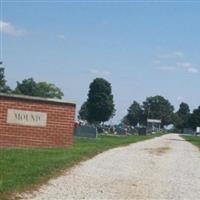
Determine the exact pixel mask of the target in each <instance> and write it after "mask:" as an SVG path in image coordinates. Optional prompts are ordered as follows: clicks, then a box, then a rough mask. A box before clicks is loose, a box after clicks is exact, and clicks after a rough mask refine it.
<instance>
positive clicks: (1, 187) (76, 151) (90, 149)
mask: <svg viewBox="0 0 200 200" xmlns="http://www.w3.org/2000/svg"><path fill="white" fill-rule="evenodd" d="M160 135H161V134H159V133H158V134H155V135H150V136H128V137H123V136H122V137H117V136H99V137H98V138H97V139H96V140H94V139H75V140H74V144H73V145H72V146H71V147H69V148H48V149H20V148H17V149H0V199H9V198H10V195H12V194H13V193H15V192H21V191H24V190H25V189H31V188H32V187H35V186H37V185H39V184H41V183H45V182H46V181H47V180H48V179H49V178H51V177H53V176H56V175H58V173H60V172H61V171H62V170H63V169H67V168H70V167H72V166H73V165H75V164H77V163H78V162H80V161H82V160H85V159H88V158H91V157H93V156H94V155H96V154H98V153H100V152H103V151H105V150H107V149H110V148H114V147H117V146H121V145H127V144H130V143H134V142H138V141H142V140H146V139H150V138H153V137H156V136H160ZM133 153H134V152H133Z"/></svg>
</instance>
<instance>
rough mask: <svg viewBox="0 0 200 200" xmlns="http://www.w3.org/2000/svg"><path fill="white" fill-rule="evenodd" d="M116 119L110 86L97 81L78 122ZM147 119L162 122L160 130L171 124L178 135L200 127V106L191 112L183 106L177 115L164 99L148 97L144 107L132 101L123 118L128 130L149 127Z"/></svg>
mask: <svg viewBox="0 0 200 200" xmlns="http://www.w3.org/2000/svg"><path fill="white" fill-rule="evenodd" d="M114 115H115V105H114V101H113V95H112V88H111V84H110V83H109V82H107V81H106V80H104V79H102V78H96V79H95V80H93V82H92V83H91V84H90V86H89V92H88V98H87V100H86V101H85V102H84V103H83V104H82V106H81V108H80V110H79V115H78V118H79V119H81V120H85V121H87V122H89V123H101V122H106V121H108V120H109V119H110V118H112V117H113V116H114ZM147 119H159V120H161V126H162V127H164V126H167V125H170V124H172V125H173V126H174V128H175V130H176V131H180V132H183V130H184V129H185V128H192V129H196V127H198V126H200V106H199V107H198V108H197V109H194V110H193V112H192V113H191V112H190V108H189V105H188V104H187V103H184V102H182V103H181V104H180V106H179V109H178V111H176V112H175V110H174V106H173V105H172V104H171V103H170V101H169V100H167V99H166V98H164V97H163V96H159V95H156V96H151V97H147V98H146V100H145V101H144V102H142V104H139V103H138V102H137V101H133V103H132V104H131V105H130V107H129V108H128V110H127V114H126V115H125V116H124V117H123V119H122V123H123V124H125V125H128V126H134V127H135V126H136V125H140V126H146V125H147Z"/></svg>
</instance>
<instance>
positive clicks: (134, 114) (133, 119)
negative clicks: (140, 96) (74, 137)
mask: <svg viewBox="0 0 200 200" xmlns="http://www.w3.org/2000/svg"><path fill="white" fill-rule="evenodd" d="M142 114H143V111H142V108H141V106H140V104H139V103H138V102H136V101H133V103H132V105H131V106H130V107H129V108H128V113H127V115H126V116H125V117H124V119H123V122H124V123H125V124H127V125H131V126H136V125H137V124H138V123H140V122H141V119H142Z"/></svg>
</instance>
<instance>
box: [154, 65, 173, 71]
mask: <svg viewBox="0 0 200 200" xmlns="http://www.w3.org/2000/svg"><path fill="white" fill-rule="evenodd" d="M157 69H159V70H162V71H174V70H176V67H173V66H160V67H157Z"/></svg>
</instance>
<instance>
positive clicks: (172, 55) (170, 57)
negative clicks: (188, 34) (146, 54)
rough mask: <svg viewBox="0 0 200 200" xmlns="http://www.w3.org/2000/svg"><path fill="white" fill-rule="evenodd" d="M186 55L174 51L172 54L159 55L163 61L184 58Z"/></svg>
mask: <svg viewBox="0 0 200 200" xmlns="http://www.w3.org/2000/svg"><path fill="white" fill-rule="evenodd" d="M183 57H184V53H183V52H181V51H173V52H171V53H167V54H162V55H159V58H162V59H173V58H183Z"/></svg>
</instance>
